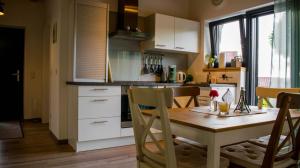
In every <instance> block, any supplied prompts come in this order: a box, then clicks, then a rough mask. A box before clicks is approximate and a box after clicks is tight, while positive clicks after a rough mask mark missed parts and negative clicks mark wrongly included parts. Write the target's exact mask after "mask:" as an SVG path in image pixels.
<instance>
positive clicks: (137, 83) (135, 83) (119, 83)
mask: <svg viewBox="0 0 300 168" xmlns="http://www.w3.org/2000/svg"><path fill="white" fill-rule="evenodd" d="M67 84H68V85H76V86H198V87H236V84H210V85H209V84H208V83H199V84H183V83H160V82H150V81H114V82H75V81H67Z"/></svg>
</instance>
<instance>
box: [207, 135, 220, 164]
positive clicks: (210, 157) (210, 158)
mask: <svg viewBox="0 0 300 168" xmlns="http://www.w3.org/2000/svg"><path fill="white" fill-rule="evenodd" d="M207 167H208V168H219V167H220V145H218V144H217V143H216V142H215V139H214V138H212V140H211V141H210V142H209V144H208V145H207Z"/></svg>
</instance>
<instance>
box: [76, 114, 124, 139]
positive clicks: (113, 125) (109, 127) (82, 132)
mask: <svg viewBox="0 0 300 168" xmlns="http://www.w3.org/2000/svg"><path fill="white" fill-rule="evenodd" d="M120 134H121V118H120V117H111V118H98V119H83V120H78V141H91V140H99V139H108V138H116V137H120Z"/></svg>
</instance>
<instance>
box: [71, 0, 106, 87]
mask: <svg viewBox="0 0 300 168" xmlns="http://www.w3.org/2000/svg"><path fill="white" fill-rule="evenodd" d="M107 23H108V4H105V3H102V2H99V1H95V0H77V1H76V3H75V42H74V45H75V46H74V47H75V49H74V80H75V81H87V82H91V81H94V82H105V81H106V80H107V48H108V47H107V45H108V44H107V38H108V24H107Z"/></svg>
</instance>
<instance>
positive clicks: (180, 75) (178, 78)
mask: <svg viewBox="0 0 300 168" xmlns="http://www.w3.org/2000/svg"><path fill="white" fill-rule="evenodd" d="M185 79H186V74H185V73H184V72H182V71H179V72H177V74H176V82H178V83H183V82H184V81H185Z"/></svg>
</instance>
